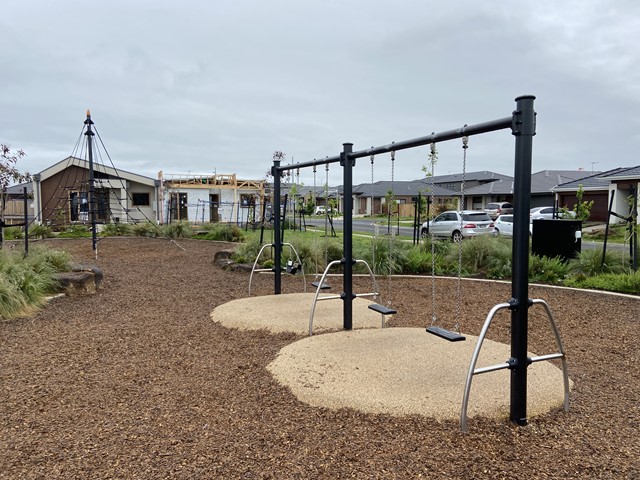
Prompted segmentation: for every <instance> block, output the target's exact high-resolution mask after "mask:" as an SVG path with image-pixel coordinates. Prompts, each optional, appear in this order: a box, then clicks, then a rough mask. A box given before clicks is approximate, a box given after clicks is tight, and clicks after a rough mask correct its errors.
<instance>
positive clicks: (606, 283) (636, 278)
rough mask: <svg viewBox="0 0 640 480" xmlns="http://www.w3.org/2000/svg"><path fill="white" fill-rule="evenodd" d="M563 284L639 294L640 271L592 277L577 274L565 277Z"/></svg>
mask: <svg viewBox="0 0 640 480" xmlns="http://www.w3.org/2000/svg"><path fill="white" fill-rule="evenodd" d="M564 284H565V285H566V286H567V287H575V288H592V289H596V290H607V291H611V292H620V293H629V294H633V295H640V271H638V272H635V273H620V274H614V273H605V274H602V275H596V276H594V277H586V276H584V275H578V276H576V277H573V278H569V279H567V280H566V281H565V282H564Z"/></svg>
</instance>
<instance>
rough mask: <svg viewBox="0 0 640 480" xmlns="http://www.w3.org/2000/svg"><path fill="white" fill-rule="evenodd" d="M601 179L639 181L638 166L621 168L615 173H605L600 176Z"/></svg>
mask: <svg viewBox="0 0 640 480" xmlns="http://www.w3.org/2000/svg"><path fill="white" fill-rule="evenodd" d="M601 178H608V179H610V180H639V181H640V165H637V166H635V167H629V168H621V169H618V171H616V172H611V173H607V172H605V173H604V174H603V175H601Z"/></svg>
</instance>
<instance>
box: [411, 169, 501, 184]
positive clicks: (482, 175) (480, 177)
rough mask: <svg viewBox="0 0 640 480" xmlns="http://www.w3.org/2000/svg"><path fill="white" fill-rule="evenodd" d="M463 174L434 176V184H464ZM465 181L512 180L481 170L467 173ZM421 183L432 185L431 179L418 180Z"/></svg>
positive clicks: (499, 174)
mask: <svg viewBox="0 0 640 480" xmlns="http://www.w3.org/2000/svg"><path fill="white" fill-rule="evenodd" d="M462 177H463V174H462V173H453V174H447V175H434V176H433V183H435V184H438V183H458V182H462ZM464 179H465V181H467V182H471V181H477V182H492V181H494V180H500V179H502V180H506V179H511V177H510V176H509V175H502V174H501V173H496V172H491V171H489V170H481V171H479V172H465V173H464ZM418 180H419V181H421V182H427V183H431V178H430V177H429V178H420V179H418Z"/></svg>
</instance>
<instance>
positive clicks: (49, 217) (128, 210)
mask: <svg viewBox="0 0 640 480" xmlns="http://www.w3.org/2000/svg"><path fill="white" fill-rule="evenodd" d="M39 185H40V191H39V193H40V199H39V204H40V211H41V221H42V222H46V223H48V224H50V225H54V226H58V227H61V226H64V225H69V224H70V223H71V212H70V207H71V206H70V201H69V195H70V193H71V192H73V191H77V192H86V191H87V190H88V187H89V170H87V169H85V168H81V167H78V166H76V165H70V166H69V167H68V168H66V169H64V170H62V171H60V172H58V173H56V174H54V175H52V176H51V177H49V178H46V179H44V180H42V181H41V182H40V184H39ZM94 189H95V190H96V191H99V190H101V189H106V190H108V203H109V209H110V214H109V213H107V216H106V218H105V219H104V221H106V222H107V223H109V222H113V221H116V220H115V219H116V218H117V219H118V220H117V221H120V222H122V223H130V222H134V223H135V222H141V221H146V220H149V221H154V222H155V221H157V211H156V210H157V209H156V198H157V197H156V195H157V192H156V188H155V186H153V185H145V184H142V183H138V182H133V181H127V180H124V179H122V180H120V179H113V178H112V179H95V182H94ZM134 192H135V193H148V194H149V205H148V206H140V207H139V208H137V207H133V205H132V193H134Z"/></svg>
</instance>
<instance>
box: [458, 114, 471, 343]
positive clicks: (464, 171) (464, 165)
mask: <svg viewBox="0 0 640 480" xmlns="http://www.w3.org/2000/svg"><path fill="white" fill-rule="evenodd" d="M465 127H466V125H465ZM468 148H469V137H462V151H463V154H462V184H461V185H460V207H461V208H460V210H461V211H462V210H464V207H465V203H464V201H465V199H464V193H465V182H466V174H467V149H468ZM461 215H462V214H461ZM461 231H462V229H461ZM461 240H462V239H461ZM456 306H457V315H456V324H455V329H456V331H457V332H458V333H460V325H461V322H460V319H461V318H462V241H460V242H458V301H457V302H456Z"/></svg>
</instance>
